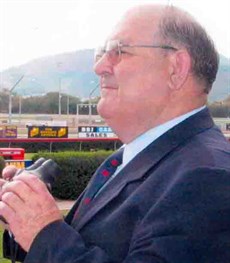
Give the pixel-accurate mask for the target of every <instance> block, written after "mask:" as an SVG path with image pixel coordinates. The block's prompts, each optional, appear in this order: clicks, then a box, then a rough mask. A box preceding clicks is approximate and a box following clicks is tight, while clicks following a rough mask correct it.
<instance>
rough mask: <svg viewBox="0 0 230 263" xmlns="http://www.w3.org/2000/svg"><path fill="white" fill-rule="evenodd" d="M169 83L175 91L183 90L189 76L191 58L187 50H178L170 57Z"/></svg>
mask: <svg viewBox="0 0 230 263" xmlns="http://www.w3.org/2000/svg"><path fill="white" fill-rule="evenodd" d="M169 63H170V65H169V82H168V85H169V87H170V88H171V89H173V90H178V89H181V88H182V87H183V85H184V83H185V81H186V80H187V78H188V76H189V72H190V69H191V57H190V55H189V53H188V51H187V50H183V49H182V50H178V51H176V52H173V53H172V54H171V55H170V56H169Z"/></svg>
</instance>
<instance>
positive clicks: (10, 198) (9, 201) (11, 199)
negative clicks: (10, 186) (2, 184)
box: [2, 192, 25, 213]
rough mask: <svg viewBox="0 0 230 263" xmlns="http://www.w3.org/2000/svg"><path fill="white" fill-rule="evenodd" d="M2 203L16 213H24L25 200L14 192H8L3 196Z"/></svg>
mask: <svg viewBox="0 0 230 263" xmlns="http://www.w3.org/2000/svg"><path fill="white" fill-rule="evenodd" d="M2 202H4V203H5V204H6V205H8V206H9V207H10V208H12V210H14V212H15V213H16V212H17V211H18V210H19V211H22V210H23V207H24V206H25V203H24V202H23V200H22V199H21V198H20V197H19V196H18V195H16V194H15V193H13V192H6V193H4V194H3V195H2Z"/></svg>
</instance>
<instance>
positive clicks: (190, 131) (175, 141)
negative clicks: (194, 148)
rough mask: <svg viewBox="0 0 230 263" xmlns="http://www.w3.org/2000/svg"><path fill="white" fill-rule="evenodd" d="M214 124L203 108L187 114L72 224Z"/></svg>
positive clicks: (83, 220) (79, 224)
mask: <svg viewBox="0 0 230 263" xmlns="http://www.w3.org/2000/svg"><path fill="white" fill-rule="evenodd" d="M213 125H214V123H213V121H212V119H211V117H210V114H209V112H208V110H207V109H204V110H202V111H201V112H199V113H197V114H195V115H193V116H191V117H190V118H188V119H186V120H185V121H183V122H182V123H180V124H178V125H177V126H175V127H173V128H172V129H170V130H169V131H168V132H166V133H165V134H163V135H162V136H161V137H159V138H158V139H157V140H156V141H154V142H153V143H151V144H150V145H149V146H148V147H146V148H145V149H144V150H143V151H142V152H140V153H139V154H138V155H137V156H136V157H135V158H134V159H133V160H132V161H131V162H130V163H129V164H127V166H126V167H124V169H122V170H121V171H120V172H119V173H118V174H117V175H116V177H115V178H114V179H113V180H112V182H111V183H109V184H108V185H107V186H106V189H103V190H102V192H101V193H100V194H99V195H98V196H97V197H96V198H95V199H94V200H93V202H92V203H91V204H89V207H88V210H87V211H86V212H85V214H83V215H82V216H81V217H80V218H78V219H76V220H74V222H72V225H73V226H74V227H75V228H76V229H77V230H80V229H81V228H82V227H83V226H84V225H85V224H86V223H87V222H88V221H89V220H91V219H92V217H93V216H94V215H95V214H96V213H98V211H100V210H101V209H102V208H103V207H105V206H106V205H107V204H108V203H109V202H110V201H112V200H113V199H114V198H116V197H117V196H118V195H119V193H120V192H121V191H122V189H123V188H124V187H125V186H126V185H127V184H129V183H131V182H133V181H137V180H143V177H145V176H146V175H147V174H148V171H149V170H150V169H153V168H154V166H155V165H156V164H158V163H159V162H160V161H161V160H162V159H163V158H165V157H166V156H167V155H168V154H169V153H170V152H172V151H173V150H175V149H176V148H177V147H179V146H180V145H181V144H184V143H186V141H188V140H190V139H191V138H192V137H193V136H195V135H196V134H198V133H201V132H203V131H205V130H207V129H210V128H211V127H213Z"/></svg>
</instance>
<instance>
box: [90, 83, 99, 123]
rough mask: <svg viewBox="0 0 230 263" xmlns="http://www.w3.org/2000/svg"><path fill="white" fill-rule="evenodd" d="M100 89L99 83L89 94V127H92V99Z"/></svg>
mask: <svg viewBox="0 0 230 263" xmlns="http://www.w3.org/2000/svg"><path fill="white" fill-rule="evenodd" d="M98 87H99V83H97V85H96V87H94V88H93V89H92V90H91V91H90V93H89V125H92V102H91V99H92V95H93V93H94V91H95V90H97V89H98Z"/></svg>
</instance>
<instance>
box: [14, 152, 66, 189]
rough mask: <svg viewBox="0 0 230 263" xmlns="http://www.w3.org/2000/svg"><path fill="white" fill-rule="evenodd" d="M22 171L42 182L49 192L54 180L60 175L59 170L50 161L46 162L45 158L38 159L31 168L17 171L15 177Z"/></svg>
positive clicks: (58, 167) (57, 166)
mask: <svg viewBox="0 0 230 263" xmlns="http://www.w3.org/2000/svg"><path fill="white" fill-rule="evenodd" d="M23 171H29V172H30V173H32V174H34V175H36V176H37V177H38V178H39V179H40V180H41V181H43V182H44V183H45V184H46V186H47V188H48V189H49V190H51V189H52V187H53V185H54V182H55V180H56V178H57V177H58V176H59V175H60V174H61V168H60V166H59V165H57V163H55V162H54V161H53V160H52V159H48V160H46V159H45V158H43V157H41V158H39V159H38V160H37V161H36V162H34V164H32V165H31V166H29V167H27V168H25V169H22V170H19V171H18V172H17V173H16V174H15V176H17V175H19V174H20V173H21V172H23Z"/></svg>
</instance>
